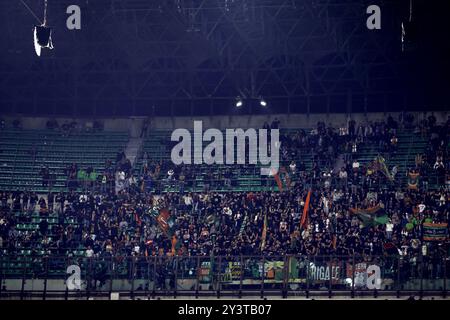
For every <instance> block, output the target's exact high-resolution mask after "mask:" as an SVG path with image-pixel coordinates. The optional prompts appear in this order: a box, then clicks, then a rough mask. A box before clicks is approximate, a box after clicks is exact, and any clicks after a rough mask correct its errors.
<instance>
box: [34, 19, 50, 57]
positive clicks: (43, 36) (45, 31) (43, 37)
mask: <svg viewBox="0 0 450 320" xmlns="http://www.w3.org/2000/svg"><path fill="white" fill-rule="evenodd" d="M42 48H49V49H50V50H51V49H53V43H52V29H51V28H49V27H47V26H45V25H41V26H35V27H34V50H35V51H36V54H37V55H38V57H40V56H41V50H42Z"/></svg>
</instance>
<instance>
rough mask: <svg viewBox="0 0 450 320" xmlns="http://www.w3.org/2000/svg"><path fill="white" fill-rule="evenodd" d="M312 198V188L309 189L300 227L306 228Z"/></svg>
mask: <svg viewBox="0 0 450 320" xmlns="http://www.w3.org/2000/svg"><path fill="white" fill-rule="evenodd" d="M310 200H311V190H309V191H308V195H307V196H306V201H305V206H304V208H303V214H302V219H301V220H300V227H302V228H305V227H306V223H307V220H308V211H309V201H310Z"/></svg>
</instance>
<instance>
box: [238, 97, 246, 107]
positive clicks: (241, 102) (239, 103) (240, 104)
mask: <svg viewBox="0 0 450 320" xmlns="http://www.w3.org/2000/svg"><path fill="white" fill-rule="evenodd" d="M243 105H244V102H243V101H242V99H241V97H237V98H236V108H240V107H242V106H243Z"/></svg>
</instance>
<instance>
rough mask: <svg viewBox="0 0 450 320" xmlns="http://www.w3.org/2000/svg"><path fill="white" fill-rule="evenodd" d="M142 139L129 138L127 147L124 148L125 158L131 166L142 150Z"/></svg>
mask: <svg viewBox="0 0 450 320" xmlns="http://www.w3.org/2000/svg"><path fill="white" fill-rule="evenodd" d="M143 142H144V139H142V138H130V140H129V141H128V144H127V147H126V148H125V156H126V157H127V159H128V160H130V161H131V165H134V164H135V163H136V158H137V157H138V155H139V152H140V151H141V149H142V145H143Z"/></svg>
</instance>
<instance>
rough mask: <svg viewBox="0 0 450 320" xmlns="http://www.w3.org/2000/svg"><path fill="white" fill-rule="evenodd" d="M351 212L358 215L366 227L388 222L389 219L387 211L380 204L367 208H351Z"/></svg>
mask: <svg viewBox="0 0 450 320" xmlns="http://www.w3.org/2000/svg"><path fill="white" fill-rule="evenodd" d="M350 212H351V213H353V214H356V215H357V217H358V219H359V220H360V221H361V222H362V224H363V226H364V227H370V226H376V225H380V224H386V223H388V221H389V217H388V215H387V214H386V211H385V210H384V208H383V207H381V206H380V205H376V206H375V207H372V208H367V209H356V208H350Z"/></svg>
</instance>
